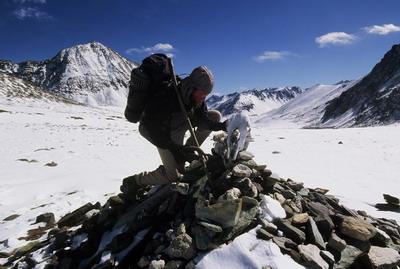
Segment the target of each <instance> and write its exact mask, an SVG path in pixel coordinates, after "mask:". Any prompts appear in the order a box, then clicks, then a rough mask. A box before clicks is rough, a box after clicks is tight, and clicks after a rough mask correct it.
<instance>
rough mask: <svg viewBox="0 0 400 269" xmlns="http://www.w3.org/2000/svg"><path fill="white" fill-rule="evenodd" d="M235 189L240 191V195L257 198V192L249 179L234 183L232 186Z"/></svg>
mask: <svg viewBox="0 0 400 269" xmlns="http://www.w3.org/2000/svg"><path fill="white" fill-rule="evenodd" d="M234 186H235V187H236V188H238V189H239V190H240V192H241V193H242V195H244V196H248V197H252V198H254V197H257V196H258V190H257V187H256V186H255V185H254V184H253V182H252V181H251V180H250V178H248V177H246V178H243V179H241V180H240V181H238V182H237V183H235V185H234Z"/></svg>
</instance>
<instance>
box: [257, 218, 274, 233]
mask: <svg viewBox="0 0 400 269" xmlns="http://www.w3.org/2000/svg"><path fill="white" fill-rule="evenodd" d="M259 221H260V224H261V226H262V227H263V229H264V230H266V231H267V232H269V233H272V234H276V233H277V231H278V227H276V225H275V224H273V223H271V222H269V221H267V220H265V219H262V218H260V219H259Z"/></svg>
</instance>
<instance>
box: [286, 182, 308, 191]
mask: <svg viewBox="0 0 400 269" xmlns="http://www.w3.org/2000/svg"><path fill="white" fill-rule="evenodd" d="M286 184H287V185H288V187H289V188H291V189H292V190H294V191H300V190H301V189H303V188H304V183H303V182H295V181H292V180H291V181H289V180H288V181H287V182H286Z"/></svg>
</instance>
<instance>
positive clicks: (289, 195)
mask: <svg viewBox="0 0 400 269" xmlns="http://www.w3.org/2000/svg"><path fill="white" fill-rule="evenodd" d="M281 194H282V195H283V197H285V198H286V199H293V198H294V197H296V193H295V192H294V191H291V190H282V192H281Z"/></svg>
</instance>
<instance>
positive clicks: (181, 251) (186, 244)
mask: <svg viewBox="0 0 400 269" xmlns="http://www.w3.org/2000/svg"><path fill="white" fill-rule="evenodd" d="M166 253H167V255H168V256H169V257H171V258H184V259H185V260H190V259H191V258H193V257H194V255H195V254H196V250H195V248H194V244H193V240H192V237H190V235H188V234H186V233H182V234H180V235H178V236H177V237H175V238H174V239H173V240H172V242H171V244H170V246H169V247H168V248H167V249H166Z"/></svg>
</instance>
